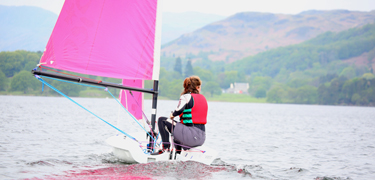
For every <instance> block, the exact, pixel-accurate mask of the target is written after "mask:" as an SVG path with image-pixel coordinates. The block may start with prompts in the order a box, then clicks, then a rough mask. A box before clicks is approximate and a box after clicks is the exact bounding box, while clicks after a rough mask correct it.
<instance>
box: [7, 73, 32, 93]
mask: <svg viewBox="0 0 375 180" xmlns="http://www.w3.org/2000/svg"><path fill="white" fill-rule="evenodd" d="M38 84H39V83H38V80H37V79H35V78H34V76H32V75H31V73H30V72H29V71H25V70H23V71H21V72H19V73H17V74H16V75H14V77H13V78H12V81H11V83H10V90H11V91H23V93H24V94H26V93H27V92H29V91H30V90H34V89H36V87H37V86H38Z"/></svg>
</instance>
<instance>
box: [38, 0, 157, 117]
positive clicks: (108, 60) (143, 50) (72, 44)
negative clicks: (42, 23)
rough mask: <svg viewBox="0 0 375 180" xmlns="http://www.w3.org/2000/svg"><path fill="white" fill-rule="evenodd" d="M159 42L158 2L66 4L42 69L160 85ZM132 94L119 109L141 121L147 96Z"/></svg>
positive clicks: (82, 0) (72, 0)
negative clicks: (123, 108) (157, 82)
mask: <svg viewBox="0 0 375 180" xmlns="http://www.w3.org/2000/svg"><path fill="white" fill-rule="evenodd" d="M160 39H161V10H160V3H159V2H158V1H157V0H119V1H117V0H111V1H108V0H107V1H106V0H65V3H64V6H63V8H62V10H61V13H60V15H59V18H58V20H57V22H56V25H55V28H54V29H53V32H52V34H51V37H50V39H49V41H48V44H47V46H46V50H45V52H44V54H43V56H42V58H41V60H40V63H41V64H42V65H43V66H46V67H51V68H55V69H59V70H66V71H71V72H76V73H81V74H89V75H95V76H102V77H111V78H118V79H123V84H124V85H125V86H131V87H138V88H143V80H158V79H159V69H160ZM132 93H133V95H134V97H135V98H133V97H131V95H130V94H129V91H121V94H120V98H121V103H122V104H123V105H124V106H125V108H127V109H128V111H129V112H130V113H132V114H133V115H134V116H135V117H136V118H137V119H142V108H143V94H142V93H140V92H134V91H133V92H132Z"/></svg>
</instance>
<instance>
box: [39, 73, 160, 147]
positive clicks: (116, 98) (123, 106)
mask: <svg viewBox="0 0 375 180" xmlns="http://www.w3.org/2000/svg"><path fill="white" fill-rule="evenodd" d="M41 77H43V78H47V79H52V80H56V81H60V82H66V83H72V84H77V85H82V86H87V87H93V88H99V89H105V90H106V91H107V92H108V93H109V94H110V95H111V96H112V97H113V99H115V100H116V101H117V103H119V104H120V105H121V107H122V108H124V109H125V111H126V112H127V113H128V114H129V115H130V116H131V117H132V118H133V120H134V121H135V122H137V123H138V125H139V126H140V127H141V128H142V129H143V130H144V131H145V132H146V133H147V134H148V135H149V136H150V137H151V138H152V139H153V140H154V141H155V139H154V138H153V137H152V136H151V135H150V134H149V133H148V132H147V130H146V129H145V128H143V126H142V125H141V124H140V123H139V122H138V120H137V119H136V118H135V117H134V116H132V115H131V113H130V112H129V111H128V110H127V109H126V108H125V107H124V106H123V105H122V104H121V103H120V102H119V101H118V100H117V98H115V96H113V94H112V93H111V92H110V91H108V90H107V88H105V87H101V86H93V85H88V84H82V83H76V82H72V81H66V80H62V79H56V78H51V77H46V76H41ZM133 98H134V97H133ZM137 104H138V102H137ZM138 107H139V104H138ZM142 113H143V111H142ZM143 115H145V114H144V113H143ZM146 119H147V117H146Z"/></svg>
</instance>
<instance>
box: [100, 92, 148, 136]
mask: <svg viewBox="0 0 375 180" xmlns="http://www.w3.org/2000/svg"><path fill="white" fill-rule="evenodd" d="M107 92H108V93H109V94H110V95H111V96H112V97H113V98H114V99H115V100H116V101H117V103H119V104H120V105H121V107H122V108H123V109H125V111H126V112H127V113H129V115H130V117H132V118H133V119H134V121H135V122H137V123H138V125H139V126H141V128H142V129H143V130H145V132H146V133H147V134H148V135H149V136H150V137H151V138H152V139H153V140H154V142H155V139H154V138H153V137H152V136H151V134H150V133H148V132H147V130H146V129H145V128H144V127H143V126H142V125H141V124H140V123H139V122H138V120H137V119H136V118H135V117H134V116H132V114H130V112H129V111H128V110H127V109H126V108H125V107H124V105H122V104H121V103H120V102H119V101H118V100H117V98H115V96H113V94H112V93H111V92H110V91H107Z"/></svg>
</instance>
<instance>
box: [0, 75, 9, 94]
mask: <svg viewBox="0 0 375 180" xmlns="http://www.w3.org/2000/svg"><path fill="white" fill-rule="evenodd" d="M7 85H8V78H7V77H6V76H5V74H4V73H3V72H2V71H0V91H5V90H6V88H7Z"/></svg>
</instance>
